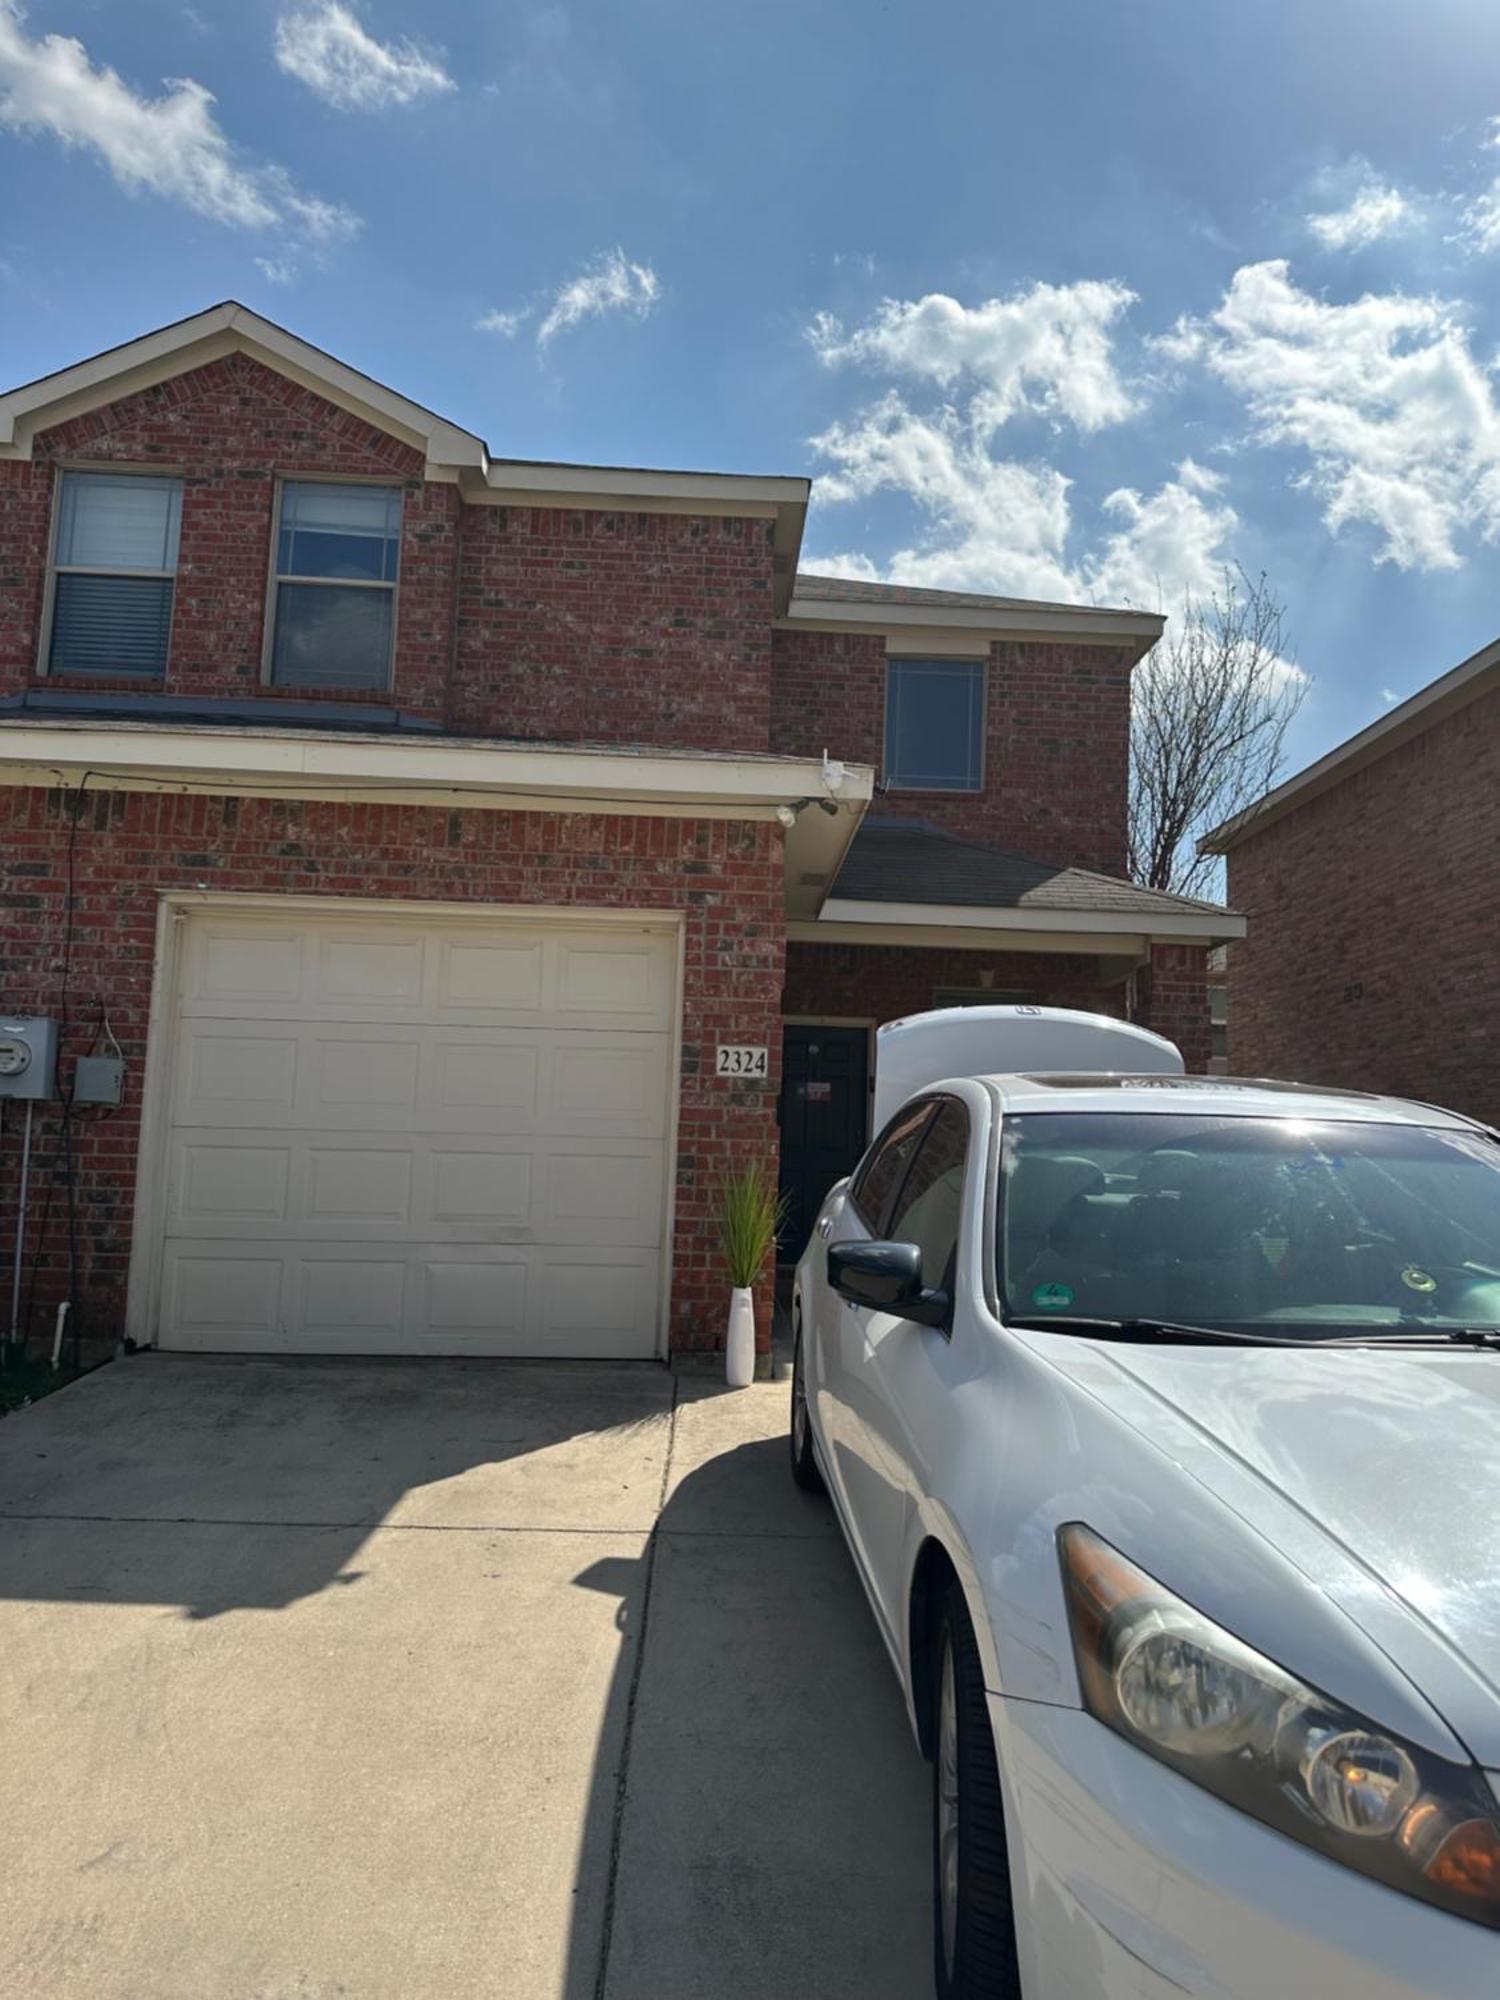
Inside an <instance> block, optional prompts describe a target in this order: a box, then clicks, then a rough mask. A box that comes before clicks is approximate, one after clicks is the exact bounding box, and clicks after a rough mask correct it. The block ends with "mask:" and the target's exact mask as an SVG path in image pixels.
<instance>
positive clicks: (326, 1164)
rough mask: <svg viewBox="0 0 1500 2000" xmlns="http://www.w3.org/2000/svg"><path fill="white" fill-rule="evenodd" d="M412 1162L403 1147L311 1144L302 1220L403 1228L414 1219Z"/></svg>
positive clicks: (308, 1155) (409, 1154)
mask: <svg viewBox="0 0 1500 2000" xmlns="http://www.w3.org/2000/svg"><path fill="white" fill-rule="evenodd" d="M412 1166H413V1161H412V1155H411V1153H410V1151H409V1150H407V1149H405V1148H402V1149H401V1150H399V1151H398V1150H397V1149H395V1148H386V1149H383V1150H382V1149H379V1148H371V1147H367V1146H339V1147H333V1146H313V1147H309V1149H308V1154H307V1169H308V1171H307V1205H306V1208H305V1211H304V1215H305V1219H306V1220H307V1221H308V1222H311V1223H313V1224H320V1223H324V1222H337V1223H339V1224H346V1223H350V1222H378V1223H383V1224H395V1225H398V1226H403V1227H404V1226H405V1225H406V1224H408V1223H410V1222H411V1221H412V1220H413V1215H412Z"/></svg>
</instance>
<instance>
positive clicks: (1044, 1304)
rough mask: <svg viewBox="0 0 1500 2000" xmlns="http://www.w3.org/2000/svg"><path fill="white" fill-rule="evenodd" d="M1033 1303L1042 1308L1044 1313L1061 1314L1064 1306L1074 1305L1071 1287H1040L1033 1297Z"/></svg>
mask: <svg viewBox="0 0 1500 2000" xmlns="http://www.w3.org/2000/svg"><path fill="white" fill-rule="evenodd" d="M1031 1303H1032V1304H1033V1305H1034V1306H1040V1307H1041V1308H1042V1310H1043V1312H1061V1311H1062V1309H1063V1307H1064V1306H1070V1305H1072V1303H1073V1287H1072V1286H1071V1285H1038V1286H1037V1288H1036V1290H1035V1291H1034V1292H1033V1293H1032V1295H1031Z"/></svg>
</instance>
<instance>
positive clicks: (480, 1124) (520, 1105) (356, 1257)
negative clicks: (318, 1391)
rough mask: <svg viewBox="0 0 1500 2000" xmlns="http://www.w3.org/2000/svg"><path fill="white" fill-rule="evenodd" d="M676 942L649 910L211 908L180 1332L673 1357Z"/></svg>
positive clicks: (187, 1117) (456, 1349)
mask: <svg viewBox="0 0 1500 2000" xmlns="http://www.w3.org/2000/svg"><path fill="white" fill-rule="evenodd" d="M675 963H676V958H675V952H674V950H673V945H672V940H671V938H670V936H668V935H665V934H663V933H660V932H654V933H653V932H652V931H651V930H650V929H649V927H646V926H643V927H642V928H641V929H640V930H635V929H632V928H621V929H618V930H617V929H614V928H612V927H604V928H594V929H590V928H588V926H587V925H580V924H575V923H569V922H556V921H552V920H548V919H545V918H542V919H539V920H537V921H536V922H530V921H521V922H518V923H511V922H509V921H501V920H497V921H495V922H493V923H488V922H484V921H477V922H475V921H466V920H462V919H453V920H445V919H442V918H438V919H434V918H432V917H431V916H430V915H426V914H422V915H418V914H416V913H413V915H412V916H411V917H409V918H403V917H397V916H386V915H384V914H382V915H379V916H371V915H367V914H362V913H358V912H351V913H349V914H347V915H338V914H335V913H332V912H330V913H329V914H328V915H327V916H324V915H321V914H319V913H309V915H308V916H307V917H306V918H302V917H299V918H297V919H295V920H290V921H289V920H285V919H283V918H281V917H280V916H277V915H275V914H274V913H273V914H272V915H271V916H269V917H263V916H254V915H250V916H244V917H239V916H225V915H222V914H221V913H219V912H217V911H214V912H203V913H198V912H195V913H193V914H192V915H191V916H190V918H189V920H188V923H187V925H186V930H185V935H184V938H183V953H182V959H181V965H182V990H181V994H180V998H179V1011H178V1026H177V1036H176V1046H175V1051H174V1076H173V1078H172V1082H171V1090H170V1103H171V1125H172V1129H171V1131H170V1134H169V1138H168V1145H167V1169H168V1176H167V1177H168V1187H167V1196H168V1199H167V1204H166V1209H167V1219H166V1239H167V1240H166V1244H165V1247H164V1253H163V1267H162V1286H161V1293H162V1307H161V1324H160V1328H159V1337H160V1339H161V1341H162V1343H163V1345H168V1346H176V1347H197V1348H203V1349H221V1350H225V1351H235V1350H244V1351H253V1350H261V1351H265V1350H272V1351H288V1352H297V1351H301V1352H315V1353H416V1354H423V1353H431V1354H441V1353H449V1354H540V1355H545V1354H559V1355H562V1354H568V1355H609V1356H615V1357H624V1356H630V1355H648V1354H651V1353H654V1352H655V1351H656V1348H657V1337H658V1323H659V1314H660V1307H661V1254H662V1238H663V1230H664V1227H665V1214H666V1190H667V1159H668V1150H667V1149H668V1123H669V1116H670V1106H671V1052H672V1047H673V1040H672V1010H673V1007H674V1005H675V979H676V974H675Z"/></svg>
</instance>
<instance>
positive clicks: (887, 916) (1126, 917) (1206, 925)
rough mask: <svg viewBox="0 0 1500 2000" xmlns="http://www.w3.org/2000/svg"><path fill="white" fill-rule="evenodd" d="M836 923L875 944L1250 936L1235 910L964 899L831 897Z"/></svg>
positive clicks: (827, 912)
mask: <svg viewBox="0 0 1500 2000" xmlns="http://www.w3.org/2000/svg"><path fill="white" fill-rule="evenodd" d="M835 925H837V926H838V927H839V928H840V929H841V930H845V931H848V932H851V933H853V934H854V935H856V936H859V935H861V934H862V933H863V934H868V935H869V942H870V943H872V944H873V943H876V942H878V940H877V938H876V937H875V936H874V934H873V933H874V932H876V931H879V930H882V929H884V930H892V929H896V930H902V931H917V932H920V931H923V930H943V931H960V932H962V931H976V930H983V931H988V932H990V933H991V934H992V935H994V936H995V937H997V938H998V937H1002V936H1008V935H1009V934H1011V933H1018V932H1032V933H1035V934H1037V935H1039V936H1041V935H1048V936H1061V935H1064V934H1070V933H1071V934H1078V935H1082V936H1087V937H1090V938H1093V939H1095V940H1099V939H1104V938H1121V939H1125V938H1133V939H1138V938H1141V937H1145V938H1147V939H1151V940H1155V941H1156V942H1158V943H1165V942H1168V941H1173V940H1175V941H1178V942H1186V943H1222V942H1225V941H1227V940H1230V939H1233V938H1242V937H1243V936H1244V935H1245V919H1244V918H1243V917H1241V916H1238V915H1236V914H1235V912H1234V911H1232V910H1203V911H1198V910H1181V911H1177V910H1140V911H1135V910H1131V911H1125V910H1088V909H1072V910H1038V909H1031V908H1021V909H1001V908H994V907H988V906H985V905H975V904H964V903H875V902H863V901H855V900H854V899H852V898H850V897H845V896H830V897H829V898H828V901H827V902H826V903H825V904H824V905H823V913H822V916H821V917H820V918H819V920H818V923H817V925H816V928H817V930H818V931H820V932H826V931H828V930H830V929H831V927H833V926H835ZM1039 948H1040V947H1039ZM1107 948H1108V947H1107V946H1104V945H1102V944H1100V943H1099V942H1097V941H1096V942H1095V943H1094V944H1093V945H1091V947H1090V949H1091V950H1094V951H1099V950H1103V949H1107ZM1057 949H1059V950H1061V949H1063V947H1061V946H1058V947H1057Z"/></svg>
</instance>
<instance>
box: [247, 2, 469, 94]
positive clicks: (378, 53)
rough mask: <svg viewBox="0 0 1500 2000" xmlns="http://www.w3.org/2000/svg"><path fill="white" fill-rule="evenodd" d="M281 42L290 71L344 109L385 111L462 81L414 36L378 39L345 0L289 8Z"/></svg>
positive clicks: (280, 27) (279, 54) (281, 57)
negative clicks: (415, 39)
mask: <svg viewBox="0 0 1500 2000" xmlns="http://www.w3.org/2000/svg"><path fill="white" fill-rule="evenodd" d="M275 47H276V60H277V62H278V63H279V64H280V66H281V68H282V69H284V70H285V71H286V73H287V75H288V76H294V77H296V78H297V79H298V81H299V82H301V83H305V84H306V85H307V86H308V88H309V89H310V90H313V91H316V92H317V94H318V96H319V97H321V98H322V99H323V100H324V101H325V103H328V104H331V105H333V106H334V108H335V109H336V110H339V111H383V110H385V109H386V108H387V107H388V106H390V105H393V104H410V103H412V102H413V100H414V99H416V98H419V97H431V96H433V95H434V94H435V93H439V92H442V91H448V90H455V89H457V87H458V86H457V85H456V84H455V83H454V81H453V78H452V77H451V76H449V74H448V72H447V70H445V69H444V68H443V65H442V64H441V63H440V62H439V61H438V59H437V57H436V56H434V55H431V54H429V53H427V52H426V51H424V50H423V49H420V48H418V47H417V45H416V43H414V42H410V41H399V42H378V41H376V39H375V37H374V36H373V35H372V34H370V33H369V31H368V30H367V29H366V28H365V27H364V25H363V24H362V23H361V21H360V19H359V17H358V15H357V14H355V13H354V12H353V11H352V10H351V9H350V8H348V7H345V6H342V5H341V4H340V0H319V4H317V5H314V6H307V7H298V8H294V9H292V10H291V11H290V12H288V13H285V14H283V15H282V16H281V18H280V20H279V21H278V22H277V23H276V43H275Z"/></svg>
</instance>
